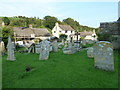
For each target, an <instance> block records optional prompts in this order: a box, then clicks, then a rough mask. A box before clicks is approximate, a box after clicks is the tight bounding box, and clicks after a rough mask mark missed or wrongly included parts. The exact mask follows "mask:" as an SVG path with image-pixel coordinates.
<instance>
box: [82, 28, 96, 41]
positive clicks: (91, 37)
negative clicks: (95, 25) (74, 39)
mask: <svg viewBox="0 0 120 90" xmlns="http://www.w3.org/2000/svg"><path fill="white" fill-rule="evenodd" d="M80 36H81V37H84V39H85V40H95V41H96V40H97V35H96V33H95V30H93V31H89V32H88V31H84V32H80Z"/></svg>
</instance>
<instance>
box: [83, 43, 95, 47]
mask: <svg viewBox="0 0 120 90" xmlns="http://www.w3.org/2000/svg"><path fill="white" fill-rule="evenodd" d="M93 45H94V43H92V44H88V43H86V45H83V44H81V47H82V48H88V47H92V46H93Z"/></svg>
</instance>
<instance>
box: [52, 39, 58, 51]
mask: <svg viewBox="0 0 120 90" xmlns="http://www.w3.org/2000/svg"><path fill="white" fill-rule="evenodd" d="M52 49H53V51H54V52H58V43H57V41H56V40H55V41H53V42H52Z"/></svg>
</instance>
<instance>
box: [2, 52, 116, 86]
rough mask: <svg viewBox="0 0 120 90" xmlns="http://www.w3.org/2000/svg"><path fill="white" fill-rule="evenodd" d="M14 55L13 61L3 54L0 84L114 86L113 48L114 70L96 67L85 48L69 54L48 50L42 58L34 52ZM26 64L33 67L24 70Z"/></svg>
mask: <svg viewBox="0 0 120 90" xmlns="http://www.w3.org/2000/svg"><path fill="white" fill-rule="evenodd" d="M15 56H16V58H17V60H16V61H15V62H10V61H7V60H6V58H7V56H3V82H2V83H3V88H118V52H117V51H114V61H115V71H114V72H108V71H103V70H99V69H96V68H95V67H94V59H90V58H88V57H87V55H86V50H83V51H80V52H77V53H75V54H72V55H65V54H63V52H62V51H59V52H57V53H54V52H51V53H50V57H49V59H48V60H43V61H41V60H39V55H38V54H32V53H31V54H25V53H16V55H15ZM26 65H30V66H31V67H33V70H32V71H31V72H25V67H26Z"/></svg>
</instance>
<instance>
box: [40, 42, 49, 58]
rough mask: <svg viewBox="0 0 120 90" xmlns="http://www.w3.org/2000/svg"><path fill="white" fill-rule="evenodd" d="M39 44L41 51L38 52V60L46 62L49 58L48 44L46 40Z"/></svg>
mask: <svg viewBox="0 0 120 90" xmlns="http://www.w3.org/2000/svg"><path fill="white" fill-rule="evenodd" d="M40 44H41V47H40V48H41V50H40V56H39V60H46V59H48V58H49V51H50V50H49V49H50V42H49V41H47V40H44V41H42V42H40Z"/></svg>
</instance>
